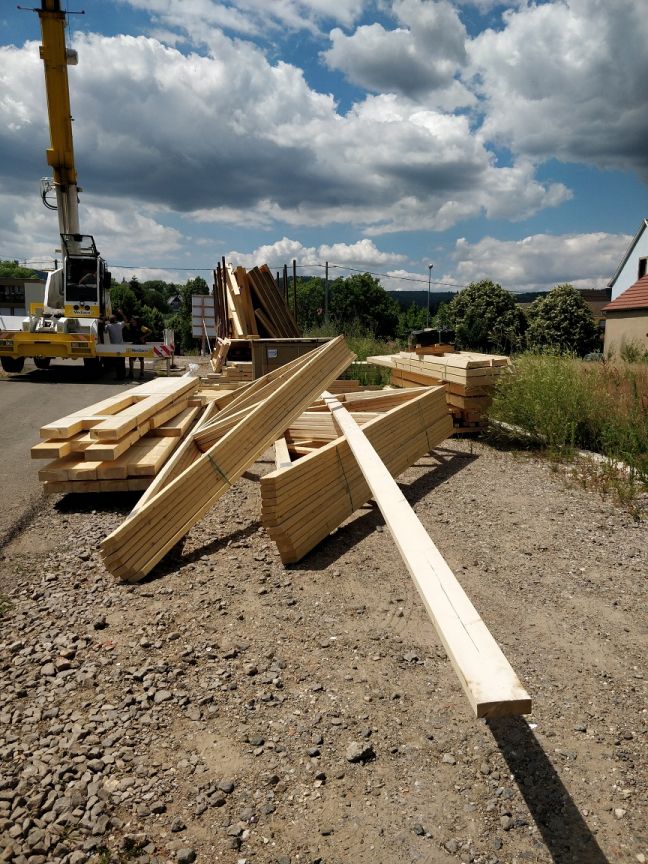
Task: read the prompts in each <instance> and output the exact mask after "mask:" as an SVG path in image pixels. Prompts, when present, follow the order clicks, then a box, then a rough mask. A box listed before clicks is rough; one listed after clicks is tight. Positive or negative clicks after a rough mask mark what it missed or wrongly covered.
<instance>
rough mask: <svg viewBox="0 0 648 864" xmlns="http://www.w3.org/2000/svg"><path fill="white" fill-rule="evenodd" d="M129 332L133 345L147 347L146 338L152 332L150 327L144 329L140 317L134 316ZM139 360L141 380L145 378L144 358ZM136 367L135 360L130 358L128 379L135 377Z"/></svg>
mask: <svg viewBox="0 0 648 864" xmlns="http://www.w3.org/2000/svg"><path fill="white" fill-rule="evenodd" d="M128 331H129V335H130V341H131V342H132V343H133V345H146V337H147V336H148V334H149V333H150V332H151V331H150V330H149V328H148V327H144V325H143V324H142V322H141V321H140V319H139V316H137V315H133V316H132V318H131V319H130V321H129V322H128ZM137 359H138V360H139V367H140V371H139V376H138V377H139V378H140V380H141V379H142V378H143V377H144V358H143V357H138V358H137ZM134 366H135V358H134V357H129V358H128V377H129V378H132V377H133V367H134Z"/></svg>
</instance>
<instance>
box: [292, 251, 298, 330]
mask: <svg viewBox="0 0 648 864" xmlns="http://www.w3.org/2000/svg"><path fill="white" fill-rule="evenodd" d="M293 315H294V317H295V322H296V321H297V260H296V259H295V258H293Z"/></svg>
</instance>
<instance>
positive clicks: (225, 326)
mask: <svg viewBox="0 0 648 864" xmlns="http://www.w3.org/2000/svg"><path fill="white" fill-rule="evenodd" d="M214 298H215V306H216V319H217V333H218V336H219V337H221V338H222V339H224V338H227V337H229V338H232V339H256V338H262V339H282V338H293V337H300V336H301V335H302V334H301V331H300V329H299V327H298V326H297V323H296V321H295V319H294V317H293V314H292V312H291V311H290V309H289V308H288V304H287V303H286V300H285V299H284V296H283V294H282V293H281V292H280V291H279V290H278V288H277V286H276V285H275V281H274V279H273V278H272V274H271V272H270V270H269V269H268V267H267V265H265V264H263V265H262V266H261V267H254V268H253V269H252V270H246V269H245V267H237V268H236V269H234V268H233V267H232V266H231V265H228V264H226V263H225V260H224V259H223V261H222V263H221V264H219V265H218V267H217V269H216V270H215V271H214Z"/></svg>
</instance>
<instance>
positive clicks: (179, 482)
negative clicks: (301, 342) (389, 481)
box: [101, 337, 354, 582]
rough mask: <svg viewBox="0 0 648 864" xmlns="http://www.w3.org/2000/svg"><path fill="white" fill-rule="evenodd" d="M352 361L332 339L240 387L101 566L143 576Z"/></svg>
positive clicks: (162, 479)
mask: <svg viewBox="0 0 648 864" xmlns="http://www.w3.org/2000/svg"><path fill="white" fill-rule="evenodd" d="M353 359H354V355H353V354H352V353H351V352H350V351H349V349H348V348H347V346H346V344H345V342H344V339H343V338H342V337H338V338H337V339H332V340H331V341H330V342H327V343H325V344H324V345H322V346H321V347H320V348H317V349H315V350H314V351H311V352H309V353H308V354H305V355H303V356H301V357H298V358H297V359H296V360H293V361H292V362H291V363H288V364H286V365H285V366H282V367H281V368H280V369H277V370H275V371H273V372H271V373H268V374H267V375H265V376H263V377H262V378H257V379H256V380H255V381H253V382H251V383H250V384H249V385H248V386H247V387H244V388H241V389H240V390H238V391H237V392H236V395H235V396H234V398H233V399H232V400H231V401H230V402H229V404H228V405H226V406H225V407H224V408H223V409H222V410H221V411H220V412H218V414H216V415H215V416H214V417H213V419H212V418H211V417H210V418H209V419H208V420H207V421H206V422H201V425H200V426H199V427H198V429H197V430H194V432H193V433H192V434H191V435H190V436H189V437H188V439H187V441H186V443H185V446H183V447H182V448H179V450H178V452H177V454H176V457H175V458H172V459H170V460H169V461H168V462H167V465H166V466H165V468H164V470H163V471H162V472H160V475H159V477H158V478H156V479H155V480H154V481H153V483H152V484H151V486H150V487H149V489H148V490H147V493H146V495H145V496H143V498H142V499H141V500H140V501H139V502H138V505H137V507H136V508H135V510H134V511H133V512H132V513H131V514H130V516H129V517H128V518H127V519H126V521H125V522H124V523H122V525H120V526H119V527H118V528H117V529H116V530H115V531H113V533H112V534H111V535H110V536H108V537H106V539H105V540H104V541H103V542H102V544H101V550H102V555H103V557H104V561H105V564H106V567H107V569H108V570H109V571H110V572H111V573H112V574H113V575H114V576H116V577H117V578H119V579H122V580H125V581H129V582H133V581H138V580H139V579H142V578H143V577H144V576H145V575H146V574H147V573H149V572H150V571H151V570H152V569H153V567H154V566H155V565H156V564H157V563H158V561H160V560H161V559H162V558H163V557H164V555H165V554H166V553H167V552H168V551H169V550H170V549H171V548H172V547H173V546H174V545H175V544H176V543H177V542H178V541H179V540H181V539H182V538H183V537H184V536H185V534H187V532H188V531H189V530H190V529H191V527H192V526H193V525H194V524H195V523H196V522H197V521H198V520H199V519H200V518H201V517H202V516H203V515H204V514H205V513H206V512H207V511H208V510H209V509H211V507H212V506H213V505H214V504H215V503H216V501H218V499H219V498H220V497H221V496H222V495H223V494H224V493H225V492H226V491H227V490H228V489H229V487H230V486H231V485H232V484H233V483H235V482H236V480H238V478H239V477H240V476H241V475H242V474H243V472H244V471H246V470H247V469H248V468H250V467H251V466H252V465H253V464H254V462H255V461H256V460H257V459H258V458H259V456H260V455H261V454H262V453H263V452H264V451H265V450H266V449H267V448H268V447H269V446H271V445H272V443H273V442H274V441H275V440H276V439H277V438H278V437H280V436H281V435H282V434H283V432H284V430H285V429H286V427H289V426H290V425H291V424H292V423H293V422H294V421H295V420H296V419H297V418H298V417H299V415H300V414H301V413H302V412H303V411H304V410H305V409H306V408H307V407H308V406H309V405H310V404H311V403H312V402H313V400H314V399H316V398H317V397H318V396H319V395H320V394H321V393H322V392H323V391H324V390H325V389H326V387H327V386H328V384H329V382H331V381H334V380H335V379H336V378H337V377H338V375H339V374H340V373H341V372H343V371H344V370H345V369H346V368H347V367H348V366H349V364H350V363H351V361H352V360H353ZM210 409H211V406H210Z"/></svg>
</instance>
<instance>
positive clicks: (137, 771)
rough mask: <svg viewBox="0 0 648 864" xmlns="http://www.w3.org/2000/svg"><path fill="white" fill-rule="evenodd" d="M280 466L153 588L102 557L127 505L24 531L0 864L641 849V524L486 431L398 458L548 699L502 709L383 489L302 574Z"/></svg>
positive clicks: (547, 854)
mask: <svg viewBox="0 0 648 864" xmlns="http://www.w3.org/2000/svg"><path fill="white" fill-rule="evenodd" d="M271 468H272V466H271V464H270V461H269V458H268V459H266V460H265V461H264V460H262V461H261V462H259V463H257V465H256V466H255V467H254V469H253V470H252V471H250V472H248V473H247V474H246V475H245V476H244V477H243V478H242V479H241V481H239V483H238V484H237V485H236V486H235V488H233V489H232V490H231V491H230V492H229V493H228V495H226V496H225V497H224V498H223V499H222V500H221V501H220V502H219V504H218V506H217V507H216V508H215V509H214V510H213V512H211V513H210V514H209V515H208V516H207V517H206V518H205V519H203V520H202V521H201V522H200V524H199V525H197V526H196V527H195V528H194V530H193V531H192V532H191V534H190V535H189V537H188V538H187V539H186V541H185V543H184V546H183V547H182V548H177V549H176V550H174V552H173V553H172V554H171V555H170V556H168V557H167V558H166V559H165V560H164V562H163V563H162V564H161V565H159V566H158V567H157V568H156V570H155V571H154V573H153V574H151V576H150V577H149V579H148V580H147V581H146V582H144V583H142V584H139V585H135V586H124V585H120V584H116V583H115V582H114V581H113V580H112V578H111V577H110V576H109V575H108V574H107V573H106V571H105V569H104V568H103V565H102V563H101V558H100V556H99V551H98V546H99V542H100V541H101V539H102V538H103V537H104V536H106V534H108V533H109V532H110V531H112V530H113V529H114V528H115V527H116V526H117V525H118V524H119V522H120V520H121V519H122V518H123V517H124V515H125V513H126V512H128V509H129V507H130V506H131V505H132V503H133V502H132V500H127V499H126V498H124V497H123V496H122V497H110V496H109V497H98V496H97V497H95V498H94V499H90V500H87V499H85V498H83V497H81V496H68V497H67V498H61V499H58V500H57V499H54V500H52V499H51V498H50V499H47V500H44V502H43V505H42V508H41V509H40V510H39V511H38V512H37V514H36V515H35V517H34V518H33V520H32V521H31V523H30V524H29V525H28V526H27V527H26V528H25V529H24V530H23V532H22V533H21V534H20V536H18V537H17V538H15V539H14V540H13V542H12V543H10V544H9V545H8V546H6V547H5V548H4V550H3V552H2V555H3V557H2V560H1V561H0V592H1V594H0V610H1V611H2V617H1V618H0V637H1V646H0V649H1V653H0V658H1V659H0V670H1V671H0V685H1V686H0V772H1V773H0V837H1V839H0V850H1V851H0V861H4V862H12V864H50V862H61V864H63V862H65V864H81V862H94V864H108V862H131V861H135V862H140V864H162V862H185V864H186V862H192V861H198V862H205V864H210V862H259V864H264V862H274V864H280V862H281V864H288V862H290V864H298V862H299V864H302V862H305V864H314V862H323V864H342V862H344V864H347V862H354V864H356V862H357V864H365V862H366V864H383V862H384V864H401V862H402V864H405V862H408V864H409V862H419V864H434V862H451V861H455V860H456V861H461V862H475V864H478V862H482V864H499V862H501V864H522V862H543V864H544V862H547V864H548V862H563V864H604V862H639V864H641V862H645V861H647V860H648V831H647V829H646V801H648V790H647V786H648V747H647V743H648V742H647V727H648V710H647V707H646V706H647V703H646V675H647V674H648V672H647V670H646V665H645V658H646V655H647V653H648V652H647V650H646V649H647V647H648V640H647V638H646V608H647V605H646V574H647V573H648V538H647V532H646V526H645V524H641V523H635V522H633V520H632V518H631V517H630V516H629V515H627V514H626V513H624V512H623V511H621V510H619V509H617V508H615V506H614V505H612V504H610V503H607V502H605V501H602V500H601V499H600V498H599V497H598V496H596V495H594V494H590V493H587V492H585V491H583V490H582V489H580V488H569V487H568V485H567V482H566V479H565V477H564V475H563V474H561V473H559V472H554V471H552V470H551V468H550V466H548V465H547V463H543V462H540V461H537V460H534V459H533V458H529V457H515V456H513V455H511V454H509V453H504V452H498V451H496V450H493V449H491V448H489V447H488V446H487V445H485V444H480V443H475V444H473V443H470V442H465V441H452V442H448V444H447V446H445V447H444V448H442V449H441V450H439V451H437V453H436V455H435V456H433V457H428V458H425V459H423V460H421V461H420V462H419V463H418V464H417V465H416V466H414V467H413V468H412V469H410V470H409V471H408V472H407V473H406V474H405V475H404V477H403V478H402V480H403V489H404V491H405V493H406V495H407V497H408V499H409V501H410V502H411V503H412V505H413V506H414V508H415V510H416V512H417V513H418V515H419V516H420V518H421V520H422V521H423V523H424V524H425V525H426V527H427V528H428V530H429V532H430V534H431V536H432V537H433V539H434V540H435V542H436V543H437V545H438V546H439V548H440V549H441V551H442V552H443V554H444V555H445V557H446V559H447V560H448V562H449V564H450V566H451V567H452V568H453V570H454V571H455V573H456V574H457V577H458V578H459V580H460V582H461V583H462V585H463V586H464V588H465V589H466V591H467V593H468V594H469V596H470V597H471V599H472V600H473V602H474V604H475V605H476V607H477V609H478V610H479V611H480V613H481V615H482V617H483V618H484V619H485V621H486V622H487V624H488V626H489V628H490V629H491V632H492V633H493V635H494V636H495V638H496V639H497V640H498V641H499V643H500V645H501V646H502V648H503V650H504V652H505V653H506V655H507V657H508V659H509V660H510V662H511V664H512V665H513V667H514V669H515V670H516V672H517V673H518V675H519V677H520V679H521V680H522V682H523V683H524V685H525V686H526V687H527V689H528V691H529V692H530V694H531V696H532V697H533V700H534V713H533V714H532V715H531V716H530V717H528V718H526V719H521V718H519V719H515V720H507V721H498V722H491V723H486V722H482V721H476V720H475V719H473V717H472V716H471V713H470V709H469V706H468V702H467V700H466V698H465V697H464V695H463V692H462V690H461V688H460V686H459V684H458V681H457V679H456V677H455V675H454V672H453V671H452V668H451V666H450V663H449V662H448V660H447V658H446V656H445V653H444V651H443V649H442V648H441V646H440V643H439V642H438V639H437V637H436V635H435V633H434V630H433V628H432V626H431V624H430V622H429V620H428V618H427V615H426V613H425V611H424V609H423V606H422V604H421V602H420V601H419V599H418V595H417V594H416V592H415V589H414V588H413V585H412V583H411V581H410V579H409V577H408V576H407V573H406V571H405V568H404V566H403V565H402V563H401V561H400V558H399V557H398V554H397V552H396V550H395V547H394V544H393V542H392V540H391V537H390V535H389V533H388V532H387V531H386V530H384V529H383V526H382V522H381V517H380V514H379V512H378V511H377V510H376V509H375V508H374V507H372V506H368V507H366V508H365V509H364V510H362V511H360V512H359V513H358V514H356V515H355V517H354V518H352V519H351V520H349V521H348V523H347V524H346V525H345V526H344V527H342V528H341V529H339V530H338V531H337V532H335V533H334V534H333V535H332V536H331V537H330V538H329V539H328V540H327V541H326V542H325V543H323V544H321V545H320V547H318V549H316V550H315V551H314V552H313V553H311V554H310V555H309V556H308V557H307V558H306V559H305V560H304V561H302V562H301V563H300V564H299V565H296V566H294V567H291V568H284V567H283V566H282V565H281V562H280V560H279V557H278V555H277V554H276V550H275V548H274V546H273V544H272V542H271V541H270V540H269V538H268V537H267V536H266V535H265V533H264V531H263V530H262V529H261V528H260V526H259V522H258V513H259V489H258V482H257V481H258V475H259V474H261V473H263V472H265V471H268V470H271ZM92 508H97V509H92ZM99 508H101V509H99Z"/></svg>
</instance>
